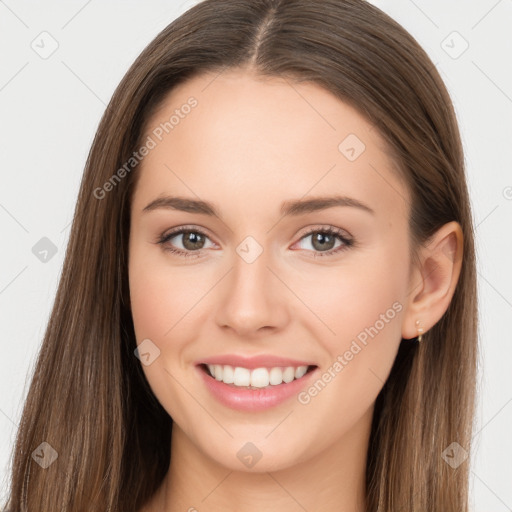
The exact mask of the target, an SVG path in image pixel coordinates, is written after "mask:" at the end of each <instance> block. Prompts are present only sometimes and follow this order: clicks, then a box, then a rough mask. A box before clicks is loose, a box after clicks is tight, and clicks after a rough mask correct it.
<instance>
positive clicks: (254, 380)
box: [251, 368, 270, 388]
mask: <svg viewBox="0 0 512 512" xmlns="http://www.w3.org/2000/svg"><path fill="white" fill-rule="evenodd" d="M269 382H270V377H269V375H268V370H267V369H266V368H256V369H255V370H253V371H252V372H251V386H253V387H255V388H264V387H266V386H268V383H269Z"/></svg>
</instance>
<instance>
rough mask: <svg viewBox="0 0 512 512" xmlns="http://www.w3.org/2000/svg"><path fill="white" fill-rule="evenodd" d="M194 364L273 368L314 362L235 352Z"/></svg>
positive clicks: (307, 364) (308, 364)
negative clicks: (245, 355)
mask: <svg viewBox="0 0 512 512" xmlns="http://www.w3.org/2000/svg"><path fill="white" fill-rule="evenodd" d="M196 364H198V365H199V364H220V365H226V364H228V365H230V366H233V367H236V366H241V367H242V368H247V369H249V370H253V369H254V368H274V367H286V366H295V367H297V366H314V363H311V362H307V361H298V360H296V359H288V358H285V357H277V356H272V355H269V354H262V355H259V356H253V357H244V356H237V355H235V354H226V355H224V356H214V357H208V358H206V359H201V360H200V361H197V362H196Z"/></svg>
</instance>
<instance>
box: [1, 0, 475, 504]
mask: <svg viewBox="0 0 512 512" xmlns="http://www.w3.org/2000/svg"><path fill="white" fill-rule="evenodd" d="M236 67H250V68H251V69H254V70H256V71H257V72H258V73H259V74H260V75H261V76H269V77H286V78H288V79H289V80H290V81H297V82H299V81H309V82H312V83H316V84H319V85H321V86H323V87H324V88H325V89H327V90H329V91H330V92H331V93H333V94H335V95H336V96H337V97H338V98H339V99H340V100H342V101H345V102H347V103H349V104H350V105H352V106H353V107H355V108H356V109H357V110H358V111H359V112H360V113H361V114H362V115H363V116H365V118H366V119H367V120H368V121H369V122H371V123H372V124H373V125H374V126H375V127H376V129H377V130H379V132H380V133H381V134H382V136H383V137H384V138H385V140H386V141H387V144H388V150H389V151H390V154H392V155H393V157H394V162H395V163H396V168H397V172H399V173H400V175H401V176H402V177H403V178H404V179H405V181H406V183H407V185H408V187H409V190H410V193H411V197H412V201H411V216H410V233H411V240H412V242H413V244H412V248H413V249H414V251H413V252H414V253H413V254H412V256H414V254H416V249H417V248H418V247H419V245H420V244H421V243H424V242H426V241H428V239H429V237H431V235H433V234H434V233H435V231H436V230H437V229H438V228H440V227H441V226H442V225H443V224H445V223H447V222H449V221H457V222H459V224H460V225H461V227H462V231H463V234H464V244H463V254H464V256H463V262H462V270H461V274H460V277H459V282H458V284H457V287H456V289H455V294H454V296H453V299H452V301H451V304H450V306H449V308H448V310H447V311H446V313H445V314H444V316H443V317H442V318H441V320H440V321H439V322H438V323H437V324H436V325H435V326H434V327H432V329H431V330H429V331H428V332H427V333H426V334H424V335H423V341H422V343H421V344H420V345H418V344H416V343H414V342H411V341H410V340H403V341H402V343H401V346H400V349H399V352H398V355H397V358H396V361H395V364H394V366H393V369H392V371H391V374H390V376H389V378H388V380H387V381H386V383H385V384H384V386H383V389H382V391H381V392H380V394H379V396H378V398H377V402H376V404H375V412H374V418H373V424H372V432H371V437H370V445H369V452H368V462H367V479H366V484H367V510H368V512H370V511H371V512H376V511H379V512H398V511H408V512H425V511H427V510H429V511H438V512H449V511H452V512H465V511H467V510H468V479H469V459H467V460H466V461H465V462H463V463H462V464H460V465H459V466H458V467H457V468H453V467H452V466H451V465H449V464H447V463H446V462H445V460H444V458H443V457H442V453H443V451H444V450H445V449H446V448H447V447H448V446H449V445H450V444H451V443H452V442H457V443H458V444H459V445H460V446H461V447H462V449H464V450H466V451H467V452H468V453H469V451H470V440H471V433H472V428H473V414H474V402H475V386H476V376H475V374H476V365H477V297H476V271H475V254H474V239H473V225H472V218H471V211H470V203H469V198H468V192H467V186H466V179H465V172H464V156H463V151H462V145H461V140H460V135H459V130H458V126H457V121H456V117H455V114H454V109H453V106H452V103H451V100H450V97H449V95H448V92H447V90H446V87H445V85H444V83H443V81H442V80H441V78H440V76H439V74H438V72H437V70H436V68H435V66H434V65H433V63H432V62H431V60H430V59H429V58H428V56H427V55H426V53H425V52H424V51H423V50H422V49H421V47H420V46H419V45H418V43H417V42H416V41H415V39H414V38H413V37H412V36H411V35H410V34H409V33H407V32H406V31H405V30H404V29H403V28H402V27H401V26H400V25H399V24H398V23H396V22H395V21H393V20H392V19H391V18H390V17H388V16H387V15H386V14H384V13H383V12H381V11H380V10H379V9H378V8H376V7H374V6H372V5H371V4H368V3H366V2H365V1H362V0H237V1H232V0H206V1H203V2H201V3H199V4H197V5H196V6H194V7H193V8H191V9H190V10H189V11H187V12H186V13H185V14H183V15H182V16H180V17H179V18H178V19H176V20H175V21H173V22H172V23H171V24H170V25H168V26H167V27H166V28H165V29H164V30H163V31H162V32H161V33H160V34H159V35H158V36H157V37H156V38H155V39H154V40H153V41H152V42H151V43H150V44H149V46H148V47H147V48H146V49H145V50H144V51H143V53H142V54H141V55H140V56H139V57H138V59H137V60H136V61H135V63H134V64H133V65H132V66H131V68H130V69H129V70H128V72H127V73H126V75H125V77H124V78H123V80H122V82H121V83H120V85H119V86H118V88H117V89H116V91H115V93H114V95H113V97H112V99H111V101H110V104H109V105H108V107H107V110H106V112H105V114H104V116H103V118H102V120H101V123H100V126H99V128H98V131H97V134H96V137H95V139H94V142H93V144H92V148H91V151H90V153H89V157H88V160H87V164H86V167H85V172H84V175H83V178H82V183H81V187H80V192H79V196H78V201H77V204H76V209H75V214H74V219H73V225H72V229H71V234H70V239H69V243H68V247H67V251H66V255H65V261H64V267H63V270H62V275H61V278H60V282H59V287H58V291H57V294H56V298H55V303H54V306H53V310H52V313H51V316H50V320H49V323H48V327H47V330H46V333H45V336H44V340H43V343H42V346H41V349H40V353H39V357H38V360H37V365H36V367H35V371H34V375H33V377H32V381H31V385H30V389H29V392H28V396H27V398H26V402H25V405H24V410H23V414H22V419H21V423H20V426H19V431H18V435H17V440H16V444H15V447H14V450H13V460H12V481H11V488H10V496H9V503H8V507H9V509H10V511H11V512H21V511H23V512H27V511H29V512H37V511H44V512H48V511H50V510H60V511H70V512H71V511H73V512H79V511H85V510H95V511H111V512H134V511H136V510H138V509H139V508H140V507H141V506H142V505H143V504H144V503H146V502H147V501H148V500H149V498H150V497H151V495H152V494H153V493H154V492H155V490H156V489H157V488H158V486H159V485H160V484H161V482H162V479H163V478H164V476H165V473H166V471H167V469H168V466H169V461H170V437H171V429H172V420H171V418H170V417H169V415H168V414H167V413H166V411H165V410H164V409H163V407H162V406H161V405H160V404H159V402H158V401H157V400H156V398H155V396H154V395H153V393H152V391H151V389H150V388H149V386H148V383H147V381H146V379H145V377H144V374H143V372H142V370H141V365H140V361H139V360H138V359H137V358H136V357H135V356H134V349H135V347H136V341H135V335H134V329H133V323H132V318H131V312H130V304H129V290H128V279H127V249H128V246H127V241H128V233H129V224H130V218H129V210H130V201H131V194H132V192H133V188H134V183H135V178H136V175H137V172H138V170H137V167H138V166H135V167H134V168H133V169H132V170H131V171H129V172H128V171H127V172H126V173H125V174H126V175H125V176H124V175H123V178H122V179H119V180H113V179H112V177H113V175H114V174H116V172H117V170H118V169H120V168H121V167H122V166H123V165H124V164H125V163H126V162H127V161H128V160H129V159H130V157H131V156H132V155H133V152H134V151H135V150H136V149H137V148H138V147H139V144H140V143H141V137H142V134H143V133H144V127H145V126H146V125H147V122H148V120H149V118H150V116H151V113H152V112H154V110H155V108H156V107H157V106H158V105H159V104H160V103H161V101H162V100H163V99H164V97H165V95H166V94H167V93H168V92H169V91H170V90H171V89H172V88H173V87H174V86H176V85H177V84H179V83H182V82H184V81H185V80H187V79H188V78H191V77H192V76H194V75H197V74H199V73H204V72H206V71H211V72H217V73H220V72H222V71H223V70H225V69H230V68H236ZM199 108H200V106H199ZM118 176H119V174H118ZM109 180H111V181H110V183H111V186H109V187H108V189H109V191H108V192H107V193H103V194H99V193H94V191H95V190H98V189H100V188H102V189H103V190H104V191H105V190H106V189H107V187H105V186H104V185H105V183H106V182H108V181H109ZM110 189H112V190H110ZM42 442H46V443H48V444H49V445H50V446H51V447H53V449H55V450H56V452H57V453H58V459H57V460H56V461H55V462H54V463H53V464H51V465H50V466H49V467H47V468H46V469H43V468H42V467H41V466H40V465H39V464H37V463H36V459H35V457H33V456H32V454H33V452H34V450H36V449H38V447H39V446H40V444H41V443H42ZM39 449H41V448H39Z"/></svg>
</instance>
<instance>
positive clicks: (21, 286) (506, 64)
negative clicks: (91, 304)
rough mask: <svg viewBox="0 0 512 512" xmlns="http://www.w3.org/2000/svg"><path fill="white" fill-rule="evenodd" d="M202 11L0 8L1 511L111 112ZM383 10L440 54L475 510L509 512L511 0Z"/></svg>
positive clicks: (60, 5)
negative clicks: (456, 182)
mask: <svg viewBox="0 0 512 512" xmlns="http://www.w3.org/2000/svg"><path fill="white" fill-rule="evenodd" d="M194 3H195V2H194V1H187V2H178V1H163V0H146V1H144V2H143V1H139V2H135V1H133V0H132V1H126V0H123V1H120V0H118V1H108V2H107V1H99V0H89V1H81V2H76V1H60V2H58V1H53V0H52V1H46V2H44V3H41V4H40V3H39V2H36V1H35V0H30V1H24V2H16V1H15V0H0V47H1V66H0V120H1V122H0V148H1V149H0V156H1V159H0V173H1V181H0V183H1V185H0V230H1V248H2V249H1V251H0V313H1V321H0V330H1V334H0V344H1V345H0V347H1V355H2V357H0V502H1V501H3V497H4V496H5V494H6V485H7V472H8V462H9V456H10V451H11V449H12V444H13V441H14V435H15V431H16V426H17V422H18V421H19V418H20V414H21V408H22V402H23V399H24V396H25V394H26V392H27V390H28V384H29V382H30V375H31V372H32V369H33V364H34V361H35V357H36V354H37V351H38V349H39V346H40V343H41V340H42V336H43V334H44V330H45V327H46V323H47V321H48V316H49V312H50V308H51V306H52V303H53V299H54V294H55V291H56V287H57V283H58V279H59V275H60V271H61V267H62V262H63V256H64V251H65V248H66V244H67V240H68V236H69V224H70V222H71V218H72V213H73V209H74V206H75V201H76V196H77V193H78V185H79V181H80V178H81V175H82V172H83V168H84V164H85V160H86V156H87V153H88V151H89V148H90V145H91V143H92V139H93V136H94V133H95V130H96V128H97V125H98V122H99V119H100V116H101V115H102V113H103V111H104V109H105V106H106V104H107V103H108V101H109V99H110V97H111V95H112V93H113V91H114V89H115V87H116V86H117V84H118V83H119V81H120V80H121V78H122V76H123V75H124V73H125V72H126V71H127V69H128V67H129V65H130V64H131V63H132V62H133V60H134V59H135V58H136V57H137V55H138V54H139V53H140V52H141V51H142V49H143V48H144V47H145V46H146V45H147V44H148V43H149V42H150V41H151V40H152V39H153V38H154V37H155V36H156V34H157V33H158V32H159V31H160V30H161V29H163V28H164V27H165V26H166V25H168V24H169V23H170V22H171V21H172V20H173V19H175V18H176V17H177V16H179V15H180V14H181V13H183V12H184V11H185V10H187V9H188V8H189V7H190V6H191V5H193V4H194ZM372 3H374V4H375V5H377V6H378V7H380V8H381V9H382V10H384V11H385V12H387V13H388V14H389V15H391V16H392V17H393V18H394V19H396V20H397V21H398V22H399V23H401V24H402V25H403V26H404V27H405V28H406V29H407V30H408V31H409V32H411V33H412V35H413V36H414V37H415V38H416V39H417V40H418V42H419V43H420V44H421V45H422V46H423V48H425V50H426V51H427V52H428V54H429V55H430V57H431V59H432V60H433V62H434V63H435V65H436V66H437V68H438V70H439V71H440V73H441V76H442V77H443V79H444V80H445V83H446V84H447V86H448V89H449V91H450V94H451V96H452V99H453V101H454V104H455V108H456V111H457V116H458V119H459V122H460V126H461V130H462V137H463V143H464V147H465V152H466V161H467V173H468V180H469V188H470V194H471V198H472V204H473V215H474V220H475V225H476V226H477V228H476V237H477V253H478V271H479V272H478V279H479V283H478V284H479V302H480V335H481V349H480V350H481V369H480V375H479V384H478V385H479V410H478V415H477V425H478V427H477V429H476V430H475V437H474V441H475V451H474V453H473V457H474V460H473V465H472V472H471V482H472V487H471V501H472V510H474V511H476V512H484V511H485V512H489V511H495V512H505V511H510V510H512V485H510V484H511V483H512V436H511V431H512V403H511V402H512V372H511V371H510V367H511V365H512V336H511V334H510V328H511V319H512V271H511V269H510V262H511V261H512V259H511V255H512V242H511V233H512V230H511V225H512V222H511V221H512V172H511V161H512V64H511V63H512V57H511V56H512V1H511V0H500V1H496V0H480V1H478V2H477V1H475V0H473V1H470V2H463V1H460V0H459V1H452V2H446V1H444V0H435V1H429V2H426V1H421V2H420V1H419V0H417V1H412V0H394V1H379V0H374V1H373V2H372ZM43 31H47V32H48V33H49V34H51V37H52V38H54V39H55V40H56V41H57V42H58V48H57V50H56V51H55V52H54V53H53V54H52V55H51V56H50V57H48V58H47V59H42V58H41V57H40V56H39V55H38V54H37V53H36V52H35V51H34V50H33V49H32V47H31V44H32V41H34V40H35V41H36V43H37V41H39V40H40V39H37V38H38V36H39V34H40V33H41V32H43ZM454 31H456V32H458V33H459V34H460V35H461V36H462V38H463V39H464V40H465V41H467V44H468V45H469V47H468V49H467V50H466V51H465V52H464V53H462V55H460V56H459V57H458V58H452V56H450V55H449V54H448V53H447V51H449V52H452V55H453V54H454V52H455V53H458V52H460V50H462V49H463V46H462V45H463V44H464V41H463V40H462V39H460V38H458V36H456V35H455V36H454V35H453V34H452V33H453V32H454ZM43 37H48V36H43ZM447 37H448V39H446V38H447ZM443 41H445V43H443ZM47 42H48V43H51V41H50V39H47ZM447 45H449V46H452V49H451V50H450V49H449V48H448V46H447ZM45 46H46V48H48V47H49V44H47V45H45ZM445 50H447V51H445ZM42 237H48V238H49V239H50V240H51V241H52V242H53V243H54V244H55V245H56V247H57V253H56V254H55V256H54V257H52V258H51V259H49V261H47V262H46V263H43V262H41V261H40V260H39V259H37V258H36V257H35V256H34V254H33V253H32V247H33V246H34V245H35V244H36V242H38V241H39V240H40V239H41V238H42ZM453 364H454V367H455V365H457V361H453Z"/></svg>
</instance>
